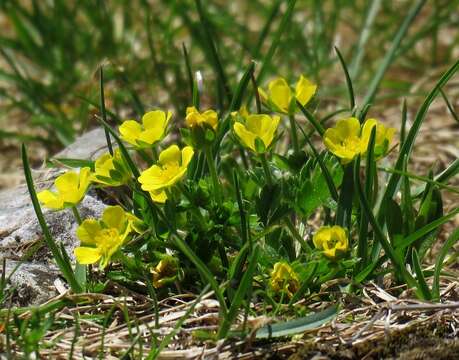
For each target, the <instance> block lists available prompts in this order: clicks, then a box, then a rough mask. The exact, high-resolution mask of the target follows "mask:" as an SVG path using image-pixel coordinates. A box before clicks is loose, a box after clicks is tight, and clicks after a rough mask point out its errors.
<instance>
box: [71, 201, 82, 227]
mask: <svg viewBox="0 0 459 360" xmlns="http://www.w3.org/2000/svg"><path fill="white" fill-rule="evenodd" d="M72 212H73V216H74V217H75V220H76V222H77V223H78V225H81V223H82V222H83V221H82V220H81V216H80V213H79V212H78V209H77V207H76V206H75V205H74V206H72Z"/></svg>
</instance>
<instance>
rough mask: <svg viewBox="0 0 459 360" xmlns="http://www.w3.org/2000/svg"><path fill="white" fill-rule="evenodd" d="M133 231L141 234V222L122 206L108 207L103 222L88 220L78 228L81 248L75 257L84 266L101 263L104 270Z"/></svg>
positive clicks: (76, 251)
mask: <svg viewBox="0 0 459 360" xmlns="http://www.w3.org/2000/svg"><path fill="white" fill-rule="evenodd" d="M133 231H135V232H137V233H140V232H141V221H140V220H139V219H138V218H136V217H135V216H134V215H132V214H130V213H126V212H125V211H124V210H123V209H122V208H121V206H108V207H107V208H105V210H104V213H103V214H102V219H101V220H95V219H86V220H85V221H83V223H82V224H81V225H80V226H79V227H78V229H77V232H76V234H77V236H78V238H79V239H80V241H81V246H79V247H77V248H75V250H74V254H75V257H76V259H77V261H78V262H79V263H80V264H83V265H85V264H94V263H96V262H98V261H100V267H101V268H102V269H103V268H105V267H106V266H107V264H108V263H109V261H110V259H111V257H112V256H113V254H114V253H116V252H117V251H118V249H119V248H120V247H121V246H122V245H123V244H124V243H125V242H126V240H127V238H128V237H129V235H130V234H131V233H132V232H133Z"/></svg>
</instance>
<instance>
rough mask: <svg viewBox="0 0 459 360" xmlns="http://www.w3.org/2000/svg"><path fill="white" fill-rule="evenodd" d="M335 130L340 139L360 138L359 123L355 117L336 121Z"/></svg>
mask: <svg viewBox="0 0 459 360" xmlns="http://www.w3.org/2000/svg"><path fill="white" fill-rule="evenodd" d="M335 129H336V131H337V133H338V136H339V137H340V138H341V139H346V138H349V137H351V136H356V137H359V136H360V122H359V120H358V119H357V118H355V117H351V118H348V119H341V120H338V122H337V123H336V126H335Z"/></svg>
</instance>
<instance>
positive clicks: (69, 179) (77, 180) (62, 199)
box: [37, 167, 91, 210]
mask: <svg viewBox="0 0 459 360" xmlns="http://www.w3.org/2000/svg"><path fill="white" fill-rule="evenodd" d="M90 173H91V170H90V169H89V168H88V167H84V168H82V169H81V170H80V172H79V173H76V172H74V171H68V172H66V173H65V174H62V175H60V176H58V177H57V178H56V180H55V181H54V186H55V187H56V191H51V190H43V191H41V192H39V193H38V194H37V197H38V200H39V201H40V202H41V203H42V204H43V205H44V206H46V207H47V208H50V209H53V210H61V209H63V208H66V207H71V206H75V205H77V204H78V203H79V202H80V201H81V200H82V199H83V198H84V196H85V194H86V191H87V190H88V187H89V184H90V182H91V174H90Z"/></svg>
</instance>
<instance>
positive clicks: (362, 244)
mask: <svg viewBox="0 0 459 360" xmlns="http://www.w3.org/2000/svg"><path fill="white" fill-rule="evenodd" d="M375 139H376V127H373V129H372V130H371V134H370V140H369V141H368V151H367V155H366V167H365V185H364V186H365V194H366V196H367V199H372V197H373V194H372V187H373V182H374V177H375V174H376V163H375V161H374V150H375ZM370 205H371V204H370ZM357 256H358V257H359V258H360V259H361V262H360V266H359V269H360V270H361V269H363V268H365V267H366V266H367V262H368V218H367V216H366V214H365V211H360V224H359V240H358V245H357Z"/></svg>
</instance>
